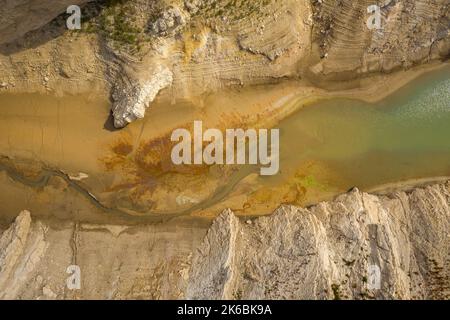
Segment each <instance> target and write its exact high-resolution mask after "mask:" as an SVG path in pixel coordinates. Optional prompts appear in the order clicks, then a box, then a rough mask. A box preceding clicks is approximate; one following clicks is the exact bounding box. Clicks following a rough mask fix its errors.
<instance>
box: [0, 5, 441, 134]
mask: <svg viewBox="0 0 450 320" xmlns="http://www.w3.org/2000/svg"><path fill="white" fill-rule="evenodd" d="M72 2H73V1H72ZM72 2H71V4H72ZM75 2H76V3H80V4H81V3H84V2H86V1H75ZM374 2H375V3H374ZM378 2H379V1H372V0H364V1H352V0H341V1H334V0H322V1H317V0H310V1H305V0H282V1H271V0H252V1H247V0H185V1H181V0H171V1H169V0H158V1H143V0H127V1H125V0H124V1H94V2H92V3H90V4H89V5H86V6H85V7H83V11H82V13H83V15H84V16H83V24H82V26H83V29H82V30H81V32H76V33H74V32H67V30H65V27H64V24H65V23H64V19H65V18H67V17H65V16H60V17H58V18H57V15H59V14H61V13H63V12H64V11H65V8H64V7H65V6H66V5H67V1H62V0H60V1H57V2H56V4H55V2H54V1H51V2H50V1H39V2H36V1H32V0H21V1H19V2H17V1H6V4H7V6H6V7H5V6H3V7H2V9H0V10H3V11H5V10H7V11H8V14H7V15H0V16H1V17H2V20H1V21H3V20H4V23H2V27H1V29H0V39H2V40H1V42H2V43H4V44H3V45H1V46H0V71H1V74H3V76H2V79H0V83H1V84H3V85H2V87H3V89H5V88H6V89H10V90H15V91H41V90H45V91H56V92H58V91H69V92H70V91H72V92H73V91H77V90H78V91H85V90H89V89H92V87H93V83H99V82H101V81H105V82H106V86H107V87H109V88H110V89H111V90H112V93H113V94H112V97H113V99H114V104H113V110H114V118H115V124H116V126H118V127H123V126H124V125H126V124H127V123H129V122H131V121H133V120H134V119H136V118H140V117H142V116H143V114H144V113H143V111H144V110H145V107H146V106H149V105H150V104H151V103H152V101H153V99H154V98H155V97H156V95H157V94H159V93H160V91H161V94H162V95H166V96H170V98H171V99H175V98H189V97H193V96H197V95H200V94H203V93H207V92H211V91H214V90H218V89H220V88H223V87H229V86H242V85H255V84H261V83H273V82H279V81H281V80H282V79H299V78H300V79H304V80H307V81H312V82H313V83H314V84H315V85H317V86H321V87H324V88H340V87H343V86H344V85H343V84H342V80H354V79H359V78H361V77H365V76H368V75H370V74H372V73H380V72H381V73H384V72H392V71H395V70H399V69H405V68H410V67H412V66H414V65H417V64H423V63H427V62H430V61H433V60H437V59H447V58H448V55H449V52H450V36H449V26H450V12H449V10H450V9H449V4H448V1H447V0H433V1H427V0H391V1H389V0H387V1H384V2H383V4H381V5H380V6H379V7H378V8H379V13H380V24H379V27H377V28H375V29H373V28H369V27H368V24H367V21H368V20H369V19H370V18H371V13H369V12H368V8H369V7H370V6H373V5H374V4H377V3H378ZM24 8H30V9H27V10H25V9H24ZM33 8H34V9H33ZM42 11H45V14H43V13H42ZM52 18H55V21H56V23H54V24H47V25H45V24H46V23H47V22H48V21H49V20H51V19H52ZM1 21H0V22H1ZM55 21H54V22H55ZM43 25H44V26H43ZM40 26H42V27H41V28H40V29H38V30H36V28H38V27H40ZM33 30H34V31H33ZM26 31H30V32H28V33H27V34H26V35H23V34H24V33H25V32H26ZM74 42H75V43H74ZM67 56H70V57H71V59H68V58H67ZM49 61H55V63H53V64H47V63H48V62H49ZM43 64H44V65H45V66H46V68H42V65H43ZM43 69H44V70H43ZM158 70H164V72H163V73H161V72H159V71H158ZM25 76H26V81H25V79H24V77H25ZM83 83H89V85H83ZM357 85H358V83H357V82H356V83H352V84H351V85H345V86H344V87H348V86H353V87H354V86H357ZM97 86H98V84H97V85H96V87H97ZM149 87H151V88H149Z"/></svg>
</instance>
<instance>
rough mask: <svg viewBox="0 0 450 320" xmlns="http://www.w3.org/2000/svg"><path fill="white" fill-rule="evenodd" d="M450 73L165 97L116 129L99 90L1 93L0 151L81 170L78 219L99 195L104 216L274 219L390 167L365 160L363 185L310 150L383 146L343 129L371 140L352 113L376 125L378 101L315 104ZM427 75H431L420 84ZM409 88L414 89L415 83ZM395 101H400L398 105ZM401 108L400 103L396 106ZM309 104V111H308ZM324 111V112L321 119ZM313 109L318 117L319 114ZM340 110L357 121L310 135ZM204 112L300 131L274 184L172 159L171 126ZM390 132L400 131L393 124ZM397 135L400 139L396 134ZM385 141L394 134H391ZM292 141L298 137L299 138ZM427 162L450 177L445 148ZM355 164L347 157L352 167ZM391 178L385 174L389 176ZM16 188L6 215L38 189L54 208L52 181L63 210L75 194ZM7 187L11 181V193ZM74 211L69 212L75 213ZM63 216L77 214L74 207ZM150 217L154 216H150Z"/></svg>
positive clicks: (224, 120)
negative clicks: (330, 88)
mask: <svg viewBox="0 0 450 320" xmlns="http://www.w3.org/2000/svg"><path fill="white" fill-rule="evenodd" d="M447 68H448V65H447V64H446V65H443V66H442V65H439V66H437V65H431V66H428V67H420V68H418V69H417V70H414V69H413V70H410V71H406V72H402V73H398V74H394V75H390V76H387V78H390V79H391V80H390V81H392V82H390V81H389V80H386V79H384V78H381V79H378V80H377V81H375V82H374V81H368V82H367V87H362V88H360V89H357V90H355V89H353V90H351V91H337V92H326V91H324V90H323V89H317V88H311V87H307V86H302V85H299V82H295V83H294V82H292V81H287V82H283V83H281V84H279V85H270V86H255V87H252V88H240V89H226V90H224V91H222V92H220V93H216V94H210V95H206V96H200V97H197V98H195V99H190V100H181V101H175V103H174V104H172V103H170V102H169V101H167V100H166V99H164V98H163V97H161V98H158V99H157V101H155V103H154V104H153V105H152V107H151V108H150V109H149V110H148V112H147V115H146V117H145V118H144V119H143V120H139V121H137V122H135V123H133V124H131V125H129V126H128V127H126V128H125V129H122V130H113V131H111V126H110V124H109V122H108V115H109V105H108V102H107V101H106V100H105V99H102V98H99V97H98V96H97V95H95V94H93V95H92V96H90V97H89V96H85V97H79V96H63V97H59V98H56V97H51V96H41V95H3V96H0V98H2V105H1V108H2V111H1V112H2V116H1V117H0V124H1V125H0V128H1V129H0V131H1V133H2V138H1V139H0V147H1V150H4V151H3V154H2V155H3V156H7V157H9V162H11V161H12V163H10V165H11V164H12V165H14V162H18V163H20V162H22V161H23V162H24V163H27V162H30V161H31V163H34V166H35V168H36V169H35V170H34V171H35V173H34V174H35V175H38V176H39V171H40V170H41V169H39V168H42V169H45V168H47V169H51V170H53V171H57V172H59V171H61V172H63V173H64V174H66V175H67V176H71V177H77V176H78V177H81V178H78V180H77V179H74V180H73V181H71V183H76V184H77V185H78V186H79V189H80V190H83V193H84V194H85V195H87V199H86V201H84V200H83V201H82V203H84V204H83V205H82V207H83V209H80V208H78V209H77V210H78V211H77V212H78V213H77V214H76V216H77V217H80V218H81V219H86V218H88V217H89V211H90V210H93V209H92V206H91V205H90V204H89V203H90V202H92V201H93V202H94V206H95V203H96V202H98V203H99V204H101V206H100V208H97V209H95V211H96V212H97V211H98V212H99V217H100V216H102V215H103V214H104V213H101V212H102V211H105V208H107V210H106V211H107V212H114V211H117V212H121V214H119V215H122V216H123V215H125V216H126V215H130V216H136V217H146V216H149V217H151V216H153V217H154V218H155V219H154V220H158V219H160V218H164V217H165V218H170V217H174V216H180V215H193V216H196V217H204V218H208V219H211V218H214V217H215V216H216V215H217V214H218V213H219V212H221V211H222V210H223V209H224V208H225V207H230V208H233V209H234V211H235V212H236V213H237V214H240V215H242V216H251V215H254V214H268V213H270V212H271V211H273V210H274V209H275V208H276V207H277V206H278V205H280V204H281V203H295V204H297V205H303V206H304V205H310V204H314V203H317V202H318V201H323V200H329V199H331V198H332V197H333V196H335V195H336V194H339V193H342V192H344V191H346V190H347V189H348V188H349V187H351V186H355V185H364V186H365V187H366V186H367V187H373V186H374V182H373V181H376V179H380V178H381V177H383V176H385V175H384V174H381V175H380V177H378V178H377V175H374V174H372V173H370V171H369V169H370V168H369V167H367V166H364V168H366V167H367V168H366V169H367V170H366V169H364V170H366V171H364V172H365V173H364V174H362V173H361V175H362V176H366V177H368V178H367V179H366V180H367V181H361V180H358V178H357V175H356V176H355V175H353V176H348V173H346V174H347V177H345V176H343V175H342V173H344V172H349V170H351V165H350V166H347V165H345V166H344V167H342V164H339V163H340V162H337V163H333V162H330V159H327V158H323V155H321V154H320V153H317V154H315V156H313V157H311V156H305V155H304V152H305V149H306V150H308V149H309V150H316V149H317V150H318V151H314V152H319V150H320V149H318V147H320V145H321V144H323V143H324V141H328V142H329V143H334V144H335V146H334V147H333V148H331V149H329V150H330V152H332V154H333V157H338V158H336V159H340V157H341V154H342V155H344V154H345V153H346V152H347V153H346V155H347V157H350V155H351V154H353V153H354V150H358V148H362V149H361V150H364V148H371V145H374V142H371V141H369V140H367V142H364V143H367V146H364V144H361V142H356V143H353V149H354V150H352V149H351V148H350V149H349V147H350V146H352V144H350V143H349V142H350V141H352V139H354V136H353V135H352V134H351V133H350V132H349V134H350V135H349V136H348V137H345V136H342V133H343V132H346V131H348V130H349V128H353V129H352V130H355V133H358V134H363V136H367V134H364V131H367V129H364V125H363V123H364V122H362V123H361V124H360V125H356V126H355V123H352V120H351V119H352V118H351V117H355V118H354V119H355V120H354V121H371V120H370V119H375V118H377V117H379V115H377V114H376V113H375V114H374V115H365V114H366V113H367V112H369V111H370V110H372V106H371V104H369V105H361V106H360V107H356V108H355V109H354V111H351V110H353V109H349V108H348V107H345V106H342V108H341V107H339V106H336V107H333V108H331V109H330V111H325V110H326V108H329V107H325V109H324V108H323V107H318V105H327V103H328V102H327V101H329V103H328V104H330V103H331V104H332V101H336V103H338V104H342V101H345V100H342V99H344V98H343V97H342V96H343V95H344V94H345V92H347V94H348V95H349V96H351V97H352V100H351V101H350V102H346V103H347V104H348V103H350V104H352V105H353V104H357V103H361V104H363V103H365V102H364V100H366V101H374V99H375V98H377V100H379V99H378V98H380V97H381V96H383V94H386V92H390V91H388V90H383V89H384V87H383V86H381V89H377V90H374V89H373V87H371V86H369V84H370V85H372V86H375V87H377V86H378V85H380V84H381V83H384V84H385V85H389V84H391V85H390V86H389V87H390V88H391V89H392V88H394V87H395V86H394V84H395V85H398V86H401V85H402V84H403V81H399V78H401V79H404V81H406V80H405V79H413V78H416V82H417V84H414V83H415V82H414V81H413V82H412V84H410V87H411V88H413V87H414V86H417V87H418V88H419V87H421V86H422V84H424V85H425V84H426V83H428V82H429V81H431V80H427V79H428V78H430V79H433V77H437V76H433V75H438V74H446V72H447ZM428 70H433V71H430V72H429V73H428V75H430V76H427V75H426V74H427V72H426V71H428ZM422 76H423V77H425V78H426V79H425V80H421V78H422ZM401 88H403V86H402V87H401ZM380 90H381V91H380ZM405 90H406V92H404V93H402V94H401V95H402V96H405V97H407V96H408V91H411V89H408V88H406V89H404V90H402V89H399V91H405ZM412 90H413V91H415V89H412ZM335 99H336V100H335ZM357 101H360V102H357ZM392 103H394V104H396V103H397V102H392ZM305 106H311V108H309V107H308V108H304V107H305ZM392 107H393V108H395V106H392ZM303 109H304V111H302V110H303ZM321 109H323V110H324V111H323V114H322V111H321ZM316 110H318V111H317V112H318V113H317V115H314V114H315V112H316ZM333 110H334V111H333ZM358 110H359V111H358ZM374 110H375V109H374ZM380 110H381V109H380ZM302 112H303V113H302ZM343 112H344V113H345V112H347V113H349V112H350V113H349V119H347V120H345V121H349V122H348V124H347V125H345V126H343V127H342V128H340V129H339V128H335V129H332V127H330V125H335V124H333V122H330V125H326V126H325V127H322V129H320V130H321V131H323V128H327V127H330V128H331V129H330V130H335V133H334V134H332V135H330V136H329V137H327V136H323V137H320V138H319V137H317V136H316V137H315V136H312V135H311V134H312V133H313V132H315V131H317V130H319V128H321V127H316V124H315V123H316V122H317V121H323V120H324V119H328V118H329V119H330V121H338V122H337V123H339V121H344V119H342V120H339V117H340V116H341V115H342V114H344V113H343ZM374 112H376V111H374ZM297 114H298V115H297ZM292 117H293V119H296V117H297V118H298V120H291V118H292ZM361 117H362V118H361ZM198 119H201V120H202V121H203V122H204V124H205V127H209V128H218V129H221V130H225V129H226V128H268V127H274V126H279V125H280V123H287V127H286V128H285V126H286V125H284V124H282V125H281V127H282V135H283V132H285V134H288V136H292V137H296V138H295V139H290V138H288V139H287V140H286V138H283V137H282V148H283V146H285V147H284V150H285V151H282V155H281V156H282V166H281V174H280V175H279V176H278V177H275V178H273V179H269V180H264V179H263V180H262V179H261V178H260V177H258V176H257V175H255V174H254V172H255V168H253V167H251V166H250V167H248V166H246V167H242V168H240V167H238V166H228V167H227V166H213V167H209V166H192V167H183V168H181V167H176V166H173V164H172V163H171V160H170V151H171V145H170V143H169V141H170V139H169V138H170V134H171V132H172V130H174V129H176V128H184V127H186V128H187V129H192V128H190V126H191V125H192V123H193V121H194V120H198ZM283 119H284V120H283ZM356 119H361V120H356ZM386 119H388V118H386ZM305 121H306V122H305ZM383 121H384V120H383ZM405 121H406V122H408V121H409V120H405ZM317 123H319V122H317ZM381 125H382V126H383V125H385V124H381ZM299 126H300V127H299ZM366 126H367V124H366ZM378 126H380V124H378ZM392 128H395V125H394V126H393V127H392ZM435 129H436V127H435ZM286 130H287V131H286ZM330 132H331V131H330ZM327 134H328V133H327ZM392 134H394V133H392ZM396 134H397V135H398V133H396ZM402 135H403V134H402ZM339 136H342V137H343V139H341V140H336V137H339ZM344 137H345V138H344ZM283 139H284V140H283ZM323 139H325V140H323ZM378 139H381V140H385V141H390V140H392V138H387V137H379V138H378ZM405 139H406V140H405V142H403V144H404V145H409V144H410V143H409V141H408V139H409V140H411V138H408V137H407V136H405ZM434 140H436V138H433V137H430V141H434ZM333 141H334V142H333ZM412 141H414V139H413V140H412ZM293 142H296V143H294V144H293ZM358 145H361V147H358ZM400 145H401V144H399V145H398V146H400ZM398 146H396V147H395V148H398ZM286 148H287V150H288V151H286ZM332 150H335V151H332ZM345 150H347V151H345ZM286 152H287V153H286ZM320 152H321V153H322V152H323V151H320ZM430 156H431V155H430ZM286 157H287V158H286ZM383 157H384V159H385V161H388V162H389V161H396V162H397V163H401V161H403V160H401V159H403V158H404V157H403V156H400V155H399V156H396V157H394V158H392V157H390V156H389V154H385V155H383ZM419 158H420V159H422V160H423V161H422V160H420V161H422V162H421V163H422V164H420V167H421V168H422V169H420V170H421V171H420V170H419V171H417V172H416V175H417V174H419V173H420V172H422V173H420V174H425V175H426V174H432V175H435V174H437V175H439V174H441V175H442V174H444V175H446V174H448V172H444V171H445V170H446V169H445V163H446V160H445V159H446V156H445V155H439V156H438V157H437V158H435V160H434V161H437V159H441V160H439V161H441V162H442V166H440V165H439V166H438V165H437V164H436V165H435V166H434V167H435V168H437V169H436V170H434V171H433V172H431V171H429V170H428V169H427V167H429V164H427V161H429V160H426V159H425V158H426V157H424V156H420V157H418V158H417V159H419ZM27 159H28V160H27ZM377 159H378V160H377ZM379 159H381V158H380V155H376V154H374V155H372V156H370V157H369V158H367V159H366V160H364V161H365V163H367V164H370V163H372V164H373V165H374V166H376V165H377V163H379ZM389 159H390V160H389ZM339 161H340V160H339ZM352 161H356V160H352ZM358 161H362V160H358ZM388 162H386V163H388ZM348 163H349V164H350V162H348ZM417 163H419V162H417ZM386 165H388V164H386ZM15 166H16V167H17V168H19V171H18V172H17V173H16V174H19V175H20V171H21V170H22V169H20V168H26V167H27V166H29V165H20V166H18V165H17V164H16V165H15ZM31 167H33V165H32V166H31ZM432 167H433V166H432ZM397 169H398V170H400V171H399V173H398V174H397V178H398V179H400V180H405V179H413V178H415V177H414V176H411V174H409V173H407V172H406V171H404V170H405V169H402V168H401V167H398V168H397ZM397 169H396V170H397ZM402 170H403V171H404V173H400V172H403V171H402ZM416 170H417V168H416ZM427 170H428V171H427ZM439 170H441V171H442V170H444V171H442V172H441V171H439ZM32 171H33V170H32ZM372 171H373V170H372ZM391 171H392V172H393V174H392V175H391V174H389V175H387V176H386V177H385V178H383V179H393V178H395V170H394V169H392V170H391ZM32 176H33V175H32ZM369 177H373V179H375V180H373V181H372V180H371V179H372V178H370V179H369ZM389 177H390V178H389ZM3 179H6V180H4V183H6V185H5V186H7V185H10V184H11V182H7V181H8V177H7V176H6V177H4V178H3ZM55 179H56V180H61V179H59V178H57V177H54V178H52V179H50V180H49V181H53V180H55ZM355 179H356V180H355ZM385 182H386V181H381V180H380V183H385ZM14 184H15V185H16V187H17V188H18V189H17V190H19V189H23V190H22V191H20V192H19V191H17V194H16V195H15V196H14V195H13V194H10V193H9V192H7V191H5V195H9V196H8V197H11V196H12V198H11V199H16V200H14V201H13V204H11V205H6V204H5V205H4V207H5V209H8V212H17V211H18V210H21V208H20V205H21V203H23V201H24V199H26V198H23V199H22V200H19V199H21V197H22V196H19V194H22V195H23V197H25V196H26V195H27V194H28V195H29V194H33V197H32V198H33V199H34V200H33V201H34V202H35V205H34V206H33V207H32V209H33V212H34V214H38V213H40V214H43V215H48V214H49V213H48V212H45V210H46V207H47V206H48V202H47V201H43V200H38V199H41V198H42V196H43V194H42V188H46V189H48V188H47V187H49V186H50V185H51V186H52V187H51V190H52V191H51V193H52V194H53V196H52V198H53V199H54V200H53V201H54V203H58V205H57V206H56V207H57V208H59V209H58V210H65V209H62V208H64V202H65V201H67V199H65V196H64V195H65V194H66V193H65V192H64V190H67V186H66V185H67V181H66V182H64V181H60V182H58V183H56V182H53V183H52V184H50V185H48V186H41V187H40V188H38V189H37V190H36V189H35V188H31V189H29V187H19V186H17V181H16V182H14ZM69 185H70V183H69ZM10 187H11V186H10ZM10 187H6V189H8V188H10ZM69 189H70V190H71V192H70V193H69V194H71V195H70V197H75V198H78V196H77V195H76V193H77V191H76V190H72V189H71V188H69ZM46 192H49V191H48V190H47V191H46ZM59 192H63V193H62V195H57V194H58V193H59ZM8 197H6V196H5V199H4V201H5V203H6V202H8V201H10V200H8ZM45 198H47V197H45ZM89 198H91V199H89ZM28 199H30V196H28ZM55 199H60V200H55ZM73 201H77V200H71V202H73ZM28 203H29V200H28ZM102 207H103V208H102ZM80 210H81V211H80ZM70 211H72V210H71V209H70ZM80 212H83V213H80ZM62 216H65V217H66V218H68V217H70V216H71V214H63V215H62ZM102 219H103V218H102ZM143 219H144V220H145V218H143Z"/></svg>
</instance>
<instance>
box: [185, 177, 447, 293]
mask: <svg viewBox="0 0 450 320" xmlns="http://www.w3.org/2000/svg"><path fill="white" fill-rule="evenodd" d="M449 228H450V183H447V184H442V185H435V186H430V187H426V188H424V189H416V190H414V191H413V192H411V193H409V194H407V193H404V192H397V193H394V194H392V195H389V196H374V195H370V194H366V193H362V192H360V191H358V190H356V189H355V190H353V191H351V192H350V193H348V194H345V195H342V196H340V197H338V198H337V199H336V200H335V201H332V202H326V203H321V204H319V205H316V206H314V207H311V208H310V209H302V208H297V207H292V206H283V207H281V208H280V209H279V210H277V211H276V212H275V214H274V215H273V216H270V217H264V218H259V219H256V220H254V221H252V222H251V223H244V222H239V220H238V219H237V218H236V217H235V216H234V215H233V214H232V213H231V212H225V213H223V214H222V216H220V217H219V218H218V219H217V220H216V221H215V222H214V224H213V226H212V227H211V229H210V230H209V231H208V234H207V236H206V238H205V240H204V242H203V245H202V246H201V247H200V249H199V250H198V252H197V253H196V255H195V257H194V259H193V266H192V268H191V277H190V279H189V285H188V290H187V297H188V298H194V299H211V298H213V299H221V298H225V299H230V298H231V299H233V298H234V299H241V298H243V299H333V298H334V299H364V298H377V299H422V298H440V299H442V298H446V299H448V298H450V238H449V236H448V234H449ZM377 271H379V272H380V274H379V277H378V278H377V275H376V273H377ZM378 285H379V289H378V287H377V286H378Z"/></svg>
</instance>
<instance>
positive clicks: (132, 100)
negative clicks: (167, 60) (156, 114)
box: [112, 65, 173, 128]
mask: <svg viewBox="0 0 450 320" xmlns="http://www.w3.org/2000/svg"><path fill="white" fill-rule="evenodd" d="M172 81H173V74H172V71H170V70H169V69H168V68H167V67H165V66H162V65H158V66H155V67H154V68H153V70H152V71H149V72H148V74H146V75H145V76H141V77H139V78H135V79H134V80H133V79H129V78H126V82H125V83H124V84H122V85H120V86H116V91H115V93H114V95H113V98H114V100H115V102H114V104H113V107H112V111H113V116H114V126H115V127H116V128H123V127H125V126H126V125H127V124H129V123H131V122H133V121H135V120H136V119H142V118H143V117H144V115H145V109H146V108H147V107H148V106H149V105H150V103H151V102H152V101H153V100H154V99H155V97H156V96H157V94H158V93H159V91H161V90H162V89H164V88H166V87H168V86H170V85H171V84H172Z"/></svg>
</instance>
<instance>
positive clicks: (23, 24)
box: [0, 0, 95, 44]
mask: <svg viewBox="0 0 450 320" xmlns="http://www.w3.org/2000/svg"><path fill="white" fill-rule="evenodd" d="M91 1H95V0H52V1H39V0H2V1H0V44H3V43H7V42H10V41H12V40H14V39H16V38H19V37H21V36H22V35H24V34H25V33H27V32H28V31H31V30H35V29H38V28H40V27H42V26H43V25H45V24H47V23H49V22H50V21H52V20H53V19H54V18H55V17H56V16H58V15H60V14H61V13H63V12H65V11H66V10H67V7H69V6H70V5H73V4H74V5H82V4H85V3H87V2H91Z"/></svg>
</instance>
